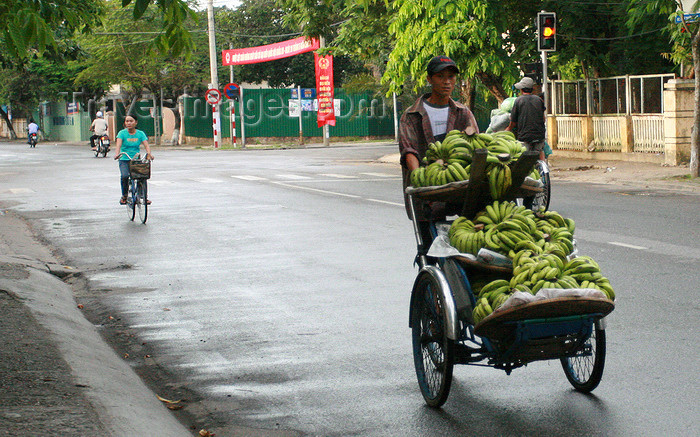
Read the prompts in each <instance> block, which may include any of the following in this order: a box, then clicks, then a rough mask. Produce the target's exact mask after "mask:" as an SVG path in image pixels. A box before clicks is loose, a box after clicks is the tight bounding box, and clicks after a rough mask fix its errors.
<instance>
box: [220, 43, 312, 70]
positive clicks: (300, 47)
mask: <svg viewBox="0 0 700 437" xmlns="http://www.w3.org/2000/svg"><path fill="white" fill-rule="evenodd" d="M319 47H320V43H319V40H318V39H317V38H312V39H310V40H309V39H306V37H303V36H300V37H299V38H294V39H290V40H288V41H282V42H276V43H274V44H268V45H264V46H258V47H247V48H244V49H232V50H224V51H223V52H222V53H221V57H222V62H223V65H242V64H256V63H258V62H267V61H274V60H276V59H282V58H288V57H290V56H294V55H298V54H301V53H306V52H310V51H313V50H316V49H318V48H319Z"/></svg>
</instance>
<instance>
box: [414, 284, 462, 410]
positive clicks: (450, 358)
mask: <svg viewBox="0 0 700 437" xmlns="http://www.w3.org/2000/svg"><path fill="white" fill-rule="evenodd" d="M414 293H415V294H414V296H413V300H412V302H413V304H412V305H413V306H412V308H411V326H412V337H413V361H414V365H415V368H416V376H417V377H418V385H419V386H420V390H421V393H422V395H423V398H424V399H425V402H426V403H427V404H428V405H429V406H430V407H434V408H437V407H440V406H442V405H443V404H444V403H445V402H446V401H447V397H448V396H449V394H450V386H451V385H452V371H453V369H454V360H455V355H454V354H455V346H454V341H452V340H450V339H449V338H447V331H446V329H445V327H446V324H447V317H446V314H445V305H444V304H443V301H442V296H443V294H442V293H441V290H440V285H439V283H438V281H437V280H436V279H435V278H434V277H433V276H432V275H430V274H425V275H423V276H422V277H421V278H420V279H419V280H418V282H417V283H416V288H415V290H414Z"/></svg>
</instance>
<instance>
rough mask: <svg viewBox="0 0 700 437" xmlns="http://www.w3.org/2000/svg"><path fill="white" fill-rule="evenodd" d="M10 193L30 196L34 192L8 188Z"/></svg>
mask: <svg viewBox="0 0 700 437" xmlns="http://www.w3.org/2000/svg"><path fill="white" fill-rule="evenodd" d="M7 191H9V192H10V193H12V194H31V193H36V191H34V190H32V189H31V188H10V189H9V190H7Z"/></svg>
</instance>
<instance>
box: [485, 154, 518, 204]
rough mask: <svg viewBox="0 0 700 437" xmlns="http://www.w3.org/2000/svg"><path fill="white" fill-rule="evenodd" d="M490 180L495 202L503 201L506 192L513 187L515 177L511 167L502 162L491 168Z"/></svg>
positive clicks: (492, 196)
mask: <svg viewBox="0 0 700 437" xmlns="http://www.w3.org/2000/svg"><path fill="white" fill-rule="evenodd" d="M488 179H489V192H490V193H491V198H492V199H493V200H499V199H502V198H503V196H504V195H505V194H506V191H508V189H509V188H510V186H511V185H513V175H512V172H511V169H510V166H509V165H508V164H506V163H503V162H500V161H499V162H498V163H497V164H493V165H492V166H491V170H489V173H488Z"/></svg>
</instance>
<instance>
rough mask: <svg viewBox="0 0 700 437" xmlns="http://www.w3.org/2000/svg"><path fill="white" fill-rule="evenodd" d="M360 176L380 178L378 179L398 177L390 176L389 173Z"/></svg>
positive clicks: (369, 173)
mask: <svg viewBox="0 0 700 437" xmlns="http://www.w3.org/2000/svg"><path fill="white" fill-rule="evenodd" d="M360 174H363V175H367V176H375V177H378V178H393V177H397V176H396V175H393V174H389V173H371V172H368V173H360Z"/></svg>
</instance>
